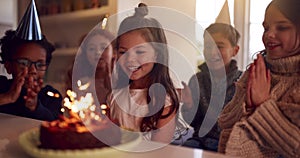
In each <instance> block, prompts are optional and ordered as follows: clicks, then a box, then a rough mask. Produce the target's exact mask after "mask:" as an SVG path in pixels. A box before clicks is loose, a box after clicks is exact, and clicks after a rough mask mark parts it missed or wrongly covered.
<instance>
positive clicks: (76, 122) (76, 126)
mask: <svg viewBox="0 0 300 158" xmlns="http://www.w3.org/2000/svg"><path fill="white" fill-rule="evenodd" d="M40 142H41V145H40V148H44V149H60V150H65V149H91V148H102V147H106V146H111V145H118V144H120V142H121V131H120V129H119V128H118V127H117V126H115V125H114V124H113V123H112V122H111V121H110V120H109V119H102V120H101V121H94V122H92V123H91V125H89V128H87V127H86V126H85V125H84V124H83V122H82V121H81V120H80V119H79V118H77V117H74V116H72V117H70V118H67V117H64V116H61V117H60V119H58V120H56V121H52V122H43V123H42V124H41V126H40Z"/></svg>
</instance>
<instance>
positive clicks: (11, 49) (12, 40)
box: [0, 30, 55, 64]
mask: <svg viewBox="0 0 300 158" xmlns="http://www.w3.org/2000/svg"><path fill="white" fill-rule="evenodd" d="M27 43H36V44H38V45H40V46H41V47H43V48H44V49H45V50H46V53H47V54H46V63H47V64H49V63H50V61H51V59H52V53H53V51H54V50H55V48H54V46H53V45H52V44H51V43H50V42H49V41H48V40H47V39H46V37H45V36H44V35H43V39H42V40H36V41H28V40H23V39H21V38H19V37H17V36H16V31H14V30H7V31H6V32H5V35H4V36H3V37H2V38H1V39H0V46H1V53H0V56H1V58H2V61H1V63H4V62H6V61H10V60H11V59H12V57H13V56H14V55H15V54H16V53H17V49H18V48H19V47H20V46H22V45H24V44H27Z"/></svg>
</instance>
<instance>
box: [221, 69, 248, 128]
mask: <svg viewBox="0 0 300 158" xmlns="http://www.w3.org/2000/svg"><path fill="white" fill-rule="evenodd" d="M247 80H248V72H246V73H245V74H244V75H243V76H242V78H241V79H240V80H239V81H238V82H236V91H235V94H234V96H233V98H232V100H231V101H230V102H229V103H228V104H227V105H225V107H224V109H223V110H222V113H221V114H220V115H219V118H218V123H219V126H220V127H221V129H228V128H232V126H233V125H234V124H235V123H236V122H237V121H239V120H240V119H241V118H242V116H243V115H247V112H246V110H245V97H246V82H247Z"/></svg>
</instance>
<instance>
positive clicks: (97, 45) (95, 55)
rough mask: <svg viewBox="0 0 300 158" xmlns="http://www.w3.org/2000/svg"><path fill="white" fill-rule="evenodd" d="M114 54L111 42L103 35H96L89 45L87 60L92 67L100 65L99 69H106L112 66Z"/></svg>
mask: <svg viewBox="0 0 300 158" xmlns="http://www.w3.org/2000/svg"><path fill="white" fill-rule="evenodd" d="M112 54H113V48H112V46H111V44H110V41H109V40H108V39H107V38H105V37H104V36H102V35H95V36H93V37H91V39H90V40H89V42H88V43H87V47H86V55H87V59H88V61H89V62H90V63H91V64H92V65H95V64H97V63H98V64H97V67H98V68H106V67H107V64H111V60H112ZM100 55H101V56H100ZM99 56H100V58H99ZM98 59H99V60H98Z"/></svg>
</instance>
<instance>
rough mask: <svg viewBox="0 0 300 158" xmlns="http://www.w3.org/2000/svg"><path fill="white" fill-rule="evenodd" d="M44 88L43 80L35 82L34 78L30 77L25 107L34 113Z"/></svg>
mask: <svg viewBox="0 0 300 158" xmlns="http://www.w3.org/2000/svg"><path fill="white" fill-rule="evenodd" d="M42 86H43V79H39V80H38V81H36V80H34V78H33V77H32V76H29V77H28V88H27V94H26V96H24V99H25V106H26V107H27V108H28V109H29V110H31V111H33V110H35V109H36V107H37V103H38V102H37V101H38V93H39V91H40V90H41V88H42Z"/></svg>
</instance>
